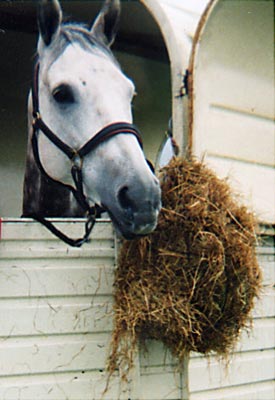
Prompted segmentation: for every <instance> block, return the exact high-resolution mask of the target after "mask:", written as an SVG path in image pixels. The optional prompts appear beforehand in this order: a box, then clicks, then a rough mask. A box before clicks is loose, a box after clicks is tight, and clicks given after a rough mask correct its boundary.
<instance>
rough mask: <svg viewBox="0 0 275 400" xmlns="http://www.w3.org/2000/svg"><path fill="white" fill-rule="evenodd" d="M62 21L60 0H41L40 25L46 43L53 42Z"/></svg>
mask: <svg viewBox="0 0 275 400" xmlns="http://www.w3.org/2000/svg"><path fill="white" fill-rule="evenodd" d="M61 21H62V10H61V7H60V4H59V2H58V0H41V1H40V2H39V6H38V27H39V32H40V35H41V37H42V39H43V41H44V43H45V44H46V46H49V44H50V43H51V42H52V39H53V37H54V36H55V34H56V33H58V30H59V27H60V24H61Z"/></svg>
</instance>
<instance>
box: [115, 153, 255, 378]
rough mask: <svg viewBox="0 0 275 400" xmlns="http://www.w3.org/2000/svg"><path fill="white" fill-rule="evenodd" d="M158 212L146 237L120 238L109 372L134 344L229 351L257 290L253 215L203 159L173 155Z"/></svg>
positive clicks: (125, 360)
mask: <svg viewBox="0 0 275 400" xmlns="http://www.w3.org/2000/svg"><path fill="white" fill-rule="evenodd" d="M161 182H162V202H163V209H162V211H161V214H160V218H159V224H158V227H157V229H156V231H155V232H153V233H152V234H151V235H150V236H148V237H144V238H142V239H140V240H135V241H132V242H124V243H123V246H122V249H121V253H120V258H119V263H118V267H117V270H116V274H115V292H114V303H115V304H114V311H115V321H114V331H113V337H112V349H111V354H110V358H109V365H108V368H109V371H110V373H112V372H113V371H114V370H115V369H116V368H117V367H118V365H121V363H122V364H123V365H124V366H126V367H125V371H126V370H127V369H129V368H130V367H131V365H132V362H133V356H134V348H135V345H136V343H137V342H139V341H140V340H142V341H144V340H145V339H147V338H148V339H157V340H161V341H162V342H163V343H164V344H165V345H166V346H167V347H168V348H169V349H170V350H171V352H172V354H173V355H174V356H176V357H177V358H178V360H179V361H182V359H183V357H184V355H185V354H186V352H189V351H196V352H200V353H203V354H209V353H210V352H215V353H216V354H217V355H220V356H226V355H227V354H228V353H229V352H230V351H231V350H232V348H233V347H234V344H235V343H236V340H237V338H238V337H239V334H240V331H241V330H242V328H244V327H247V326H248V325H249V323H250V311H251V309H252V308H253V305H254V299H255V297H256V296H257V295H258V294H259V290H260V284H261V273H260V269H259V266H258V262H257V259H256V252H255V246H256V236H255V219H254V216H253V214H251V213H249V212H248V211H247V209H246V208H245V207H244V206H240V205H238V204H237V200H236V199H234V198H233V196H232V194H231V190H230V188H229V186H228V184H227V182H226V181H224V180H220V179H218V178H217V177H216V175H215V174H214V173H213V172H211V171H210V170H209V169H208V168H207V167H205V166H204V165H203V163H201V162H198V161H195V160H191V161H186V160H183V159H182V158H174V159H173V160H172V161H171V162H170V164H169V165H168V166H167V167H165V168H164V169H163V170H162V172H161Z"/></svg>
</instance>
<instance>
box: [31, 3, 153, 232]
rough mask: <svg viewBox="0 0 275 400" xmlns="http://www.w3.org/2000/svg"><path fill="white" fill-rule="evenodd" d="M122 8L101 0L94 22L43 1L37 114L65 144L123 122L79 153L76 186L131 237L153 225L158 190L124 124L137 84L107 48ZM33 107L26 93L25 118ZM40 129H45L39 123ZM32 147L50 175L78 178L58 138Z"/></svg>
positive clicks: (77, 143) (41, 138)
mask: <svg viewBox="0 0 275 400" xmlns="http://www.w3.org/2000/svg"><path fill="white" fill-rule="evenodd" d="M119 14H120V4H119V1H118V0H106V1H105V3H104V5H103V8H102V9H101V11H100V13H99V15H98V16H97V18H96V19H95V22H94V23H93V24H92V26H91V27H86V26H84V25H80V24H68V23H62V10H61V6H60V4H59V2H58V1H57V0H44V1H41V2H40V6H39V12H38V26H39V33H40V35H39V40H38V59H39V72H38V73H37V74H38V76H37V81H38V83H37V85H38V87H39V89H37V97H38V98H39V118H40V116H41V118H43V122H44V124H45V125H46V126H47V127H48V129H49V130H50V131H51V132H54V134H55V135H56V137H58V139H59V140H60V142H62V143H65V144H66V146H68V147H69V148H70V149H77V150H78V149H81V148H82V147H83V146H84V145H85V144H87V143H88V142H89V141H90V140H92V139H93V138H94V137H96V136H97V134H98V132H102V131H104V129H105V128H106V127H109V126H111V127H112V126H117V125H119V126H121V128H120V130H119V131H116V132H115V134H112V135H109V136H106V137H105V138H104V140H102V141H100V142H98V143H97V145H96V146H90V150H89V151H88V152H86V153H85V157H83V158H82V159H81V161H79V162H80V163H81V180H82V182H81V183H82V188H81V190H82V191H83V195H84V197H85V201H86V202H87V203H89V205H93V204H97V205H99V206H101V207H103V208H104V209H105V210H106V211H107V212H108V213H109V215H110V217H111V219H112V221H113V223H114V225H115V227H116V229H117V230H118V231H119V232H120V233H121V234H122V235H123V236H124V237H125V238H128V239H131V238H134V237H136V236H139V235H144V234H148V233H150V232H151V231H152V230H153V229H154V228H155V227H156V224H157V217H158V213H159V210H160V207H161V194H160V186H159V182H158V180H157V178H156V177H155V175H154V173H153V172H152V170H151V168H150V166H149V165H148V163H147V161H146V159H145V156H144V153H143V151H142V148H141V145H140V143H139V140H138V135H137V134H136V131H134V134H132V133H131V129H130V130H128V129H126V128H127V127H128V126H130V127H131V126H132V122H133V117H132V110H131V102H132V99H133V96H134V94H135V87H134V84H133V82H132V81H131V80H130V79H129V78H127V77H126V76H125V75H124V73H123V72H122V70H121V68H120V66H119V64H118V62H117V61H116V59H115V58H114V56H113V54H112V52H111V50H110V46H111V44H112V43H113V41H114V39H115V35H116V31H117V26H118V19H119ZM32 96H34V93H32ZM37 101H38V99H37ZM33 113H34V105H33V101H31V99H30V102H29V115H30V118H29V119H30V120H31V119H32V118H33V117H32V114H33ZM37 114H38V113H37ZM124 126H126V128H125V131H124ZM37 130H38V133H39V132H40V130H42V128H41V126H40V125H39V127H38V128H37ZM86 147H87V146H86ZM88 147H89V146H88ZM77 150H76V153H77ZM37 152H38V154H39V162H40V163H41V166H42V168H43V170H44V171H45V173H46V174H47V176H49V177H50V178H51V179H53V180H55V181H58V182H61V183H62V184H65V185H69V186H71V187H74V186H75V182H74V181H73V179H72V174H71V162H72V160H71V159H70V157H68V156H67V155H66V154H65V153H64V152H63V151H62V148H61V146H57V145H56V143H54V142H53V141H52V140H50V138H49V137H48V136H47V135H45V134H41V132H40V134H39V135H38V138H37ZM72 216H73V215H72Z"/></svg>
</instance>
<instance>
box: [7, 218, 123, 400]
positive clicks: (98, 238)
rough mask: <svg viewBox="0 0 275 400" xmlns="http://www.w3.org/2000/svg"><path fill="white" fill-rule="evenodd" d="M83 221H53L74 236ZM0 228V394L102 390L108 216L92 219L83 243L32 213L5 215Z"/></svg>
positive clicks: (30, 396)
mask: <svg viewBox="0 0 275 400" xmlns="http://www.w3.org/2000/svg"><path fill="white" fill-rule="evenodd" d="M83 224H84V223H83V221H75V222H68V221H63V222H61V221H58V225H59V227H60V228H61V229H63V230H64V231H66V232H67V233H68V234H71V235H73V236H75V237H78V236H81V234H82V230H83ZM1 231H2V239H1V241H0V398H1V399H3V400H17V399H20V400H24V399H26V400H34V399H35V400H38V399H41V400H46V399H47V400H50V399H53V400H59V399H60V400H61V399H70V400H71V399H81V400H82V399H83V400H85V399H89V400H91V399H99V398H101V394H102V392H103V390H104V388H105V384H106V379H105V378H106V377H105V372H104V369H105V365H106V354H107V351H106V350H107V349H108V343H109V340H110V331H111V329H112V312H111V311H112V297H111V292H112V283H113V270H114V265H115V260H116V248H115V238H114V235H113V228H112V224H111V222H110V221H104V220H103V221H100V222H98V223H96V225H95V227H94V230H93V232H92V241H91V242H90V243H89V244H85V245H84V246H83V247H82V248H81V249H78V248H71V247H68V246H66V245H65V244H64V243H62V242H61V241H59V240H57V239H55V237H53V236H52V235H51V234H50V233H49V232H48V231H47V230H46V229H45V228H44V227H42V226H41V225H39V224H38V223H36V222H32V221H31V220H29V221H28V220H17V221H12V220H6V221H4V222H3V223H2V229H1ZM115 382H116V381H115V380H114V384H115ZM118 389H119V387H118V385H116V387H115V386H114V387H112V389H111V391H110V393H111V394H110V397H109V398H118Z"/></svg>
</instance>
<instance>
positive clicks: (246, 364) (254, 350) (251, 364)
mask: <svg viewBox="0 0 275 400" xmlns="http://www.w3.org/2000/svg"><path fill="white" fill-rule="evenodd" d="M271 239H272V238H271ZM258 258H259V263H260V265H261V267H262V269H263V273H264V290H263V294H262V295H261V298H260V299H259V301H258V302H257V305H256V307H255V310H254V311H253V317H254V321H253V330H252V331H251V333H250V334H249V335H248V334H247V333H246V332H243V333H242V336H241V340H240V341H239V343H238V345H237V347H236V350H235V352H234V354H233V356H232V359H230V362H229V364H228V366H227V368H225V366H224V365H223V364H222V363H220V362H219V361H217V360H216V359H215V358H211V357H210V359H209V360H206V359H204V358H202V357H199V356H198V355H195V354H194V355H193V356H192V358H191V361H190V365H189V387H190V400H223V399H224V400H225V399H228V400H234V399H236V400H251V399H252V400H274V398H275V381H274V378H275V348H274V347H275V286H274V283H275V279H274V272H275V249H274V247H273V244H272V242H271V241H270V243H269V245H268V246H266V247H259V248H258Z"/></svg>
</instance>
